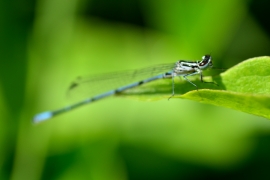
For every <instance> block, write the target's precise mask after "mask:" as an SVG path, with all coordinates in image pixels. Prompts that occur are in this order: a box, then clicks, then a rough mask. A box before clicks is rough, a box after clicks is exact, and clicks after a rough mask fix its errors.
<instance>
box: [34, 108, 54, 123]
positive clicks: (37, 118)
mask: <svg viewBox="0 0 270 180" xmlns="http://www.w3.org/2000/svg"><path fill="white" fill-rule="evenodd" d="M52 116H53V113H52V112H51V111H47V112H43V113H40V114H37V115H35V116H34V118H33V123H35V124H36V123H40V122H42V121H45V120H47V119H49V118H51V117H52Z"/></svg>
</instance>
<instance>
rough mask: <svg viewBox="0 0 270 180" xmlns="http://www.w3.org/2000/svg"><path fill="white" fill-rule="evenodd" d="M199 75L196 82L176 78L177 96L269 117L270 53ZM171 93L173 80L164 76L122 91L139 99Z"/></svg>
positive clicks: (194, 80)
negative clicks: (269, 54)
mask: <svg viewBox="0 0 270 180" xmlns="http://www.w3.org/2000/svg"><path fill="white" fill-rule="evenodd" d="M204 80H205V81H209V82H210V81H214V82H216V83H217V84H218V86H217V85H215V84H213V83H201V82H200V80H199V79H198V77H197V78H196V79H194V78H193V79H192V81H193V82H194V83H195V84H196V85H197V86H198V88H199V90H198V91H197V90H196V88H194V86H193V85H192V84H190V83H188V82H186V81H184V80H181V81H178V80H177V78H175V96H173V97H172V98H184V99H190V100H194V101H199V102H202V103H206V104H213V105H216V106H222V107H227V108H231V109H235V110H238V111H243V112H246V113H250V114H254V115H258V116H262V117H265V118H268V119H270V57H266V56H265V57H257V58H252V59H248V60H246V61H243V62H241V63H240V64H238V65H236V66H234V67H232V68H230V69H228V70H227V71H226V72H224V73H221V74H220V75H218V76H214V77H205V78H204ZM171 94H172V82H171V80H168V79H166V80H165V79H164V80H160V81H156V82H153V83H149V84H148V85H143V86H141V87H138V88H135V89H131V90H128V91H126V92H125V93H124V94H123V95H125V96H128V97H133V98H134V97H135V98H137V99H140V100H151V101H152V100H158V99H163V98H169V97H170V96H171Z"/></svg>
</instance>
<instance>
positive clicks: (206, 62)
mask: <svg viewBox="0 0 270 180" xmlns="http://www.w3.org/2000/svg"><path fill="white" fill-rule="evenodd" d="M211 58H212V57H211V55H209V54H206V55H204V56H203V57H202V61H200V62H199V66H200V69H205V68H208V67H212V66H213V64H212V59H211Z"/></svg>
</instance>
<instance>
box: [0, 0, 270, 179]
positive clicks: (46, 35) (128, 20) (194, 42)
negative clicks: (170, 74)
mask: <svg viewBox="0 0 270 180" xmlns="http://www.w3.org/2000/svg"><path fill="white" fill-rule="evenodd" d="M269 6H270V2H269V1H264V0H249V1H245V0H225V1H215V0H203V1H200V0H192V1H184V0H178V1H173V0H169V1H154V0H144V1H143V0H114V1H112V0H89V1H86V0H69V1H66V0H36V1H35V0H28V1H25V0H22V1H19V0H2V1H1V2H0V37H1V38H0V57H1V59H0V74H1V76H0V83H1V86H0V110H1V113H0V179H14V180H16V179H27V180H35V179H94V180H96V179H97V180H103V179H104V180H107V179H117V180H118V179H121V180H122V179H123V180H126V179H131V180H132V179H210V178H215V179H270V173H269V168H270V156H269V152H270V122H269V120H267V119H264V118H260V117H256V116H253V115H249V114H245V113H242V112H237V111H234V110H230V109H225V108H222V107H215V106H211V105H205V104H200V103H198V102H192V101H188V100H181V99H171V100H170V101H168V100H167V99H164V100H160V101H154V102H145V101H134V100H131V99H128V98H121V97H111V98H108V99H106V100H102V101H100V102H97V103H94V104H90V105H87V106H84V107H82V108H79V109H76V110H74V111H71V112H68V113H65V114H63V115H61V116H58V117H55V118H54V119H52V120H49V121H47V122H44V123H41V124H38V125H33V124H32V123H31V119H32V117H33V115H34V114H36V113H39V112H42V111H44V110H53V109H57V108H60V107H62V106H65V105H68V104H70V103H71V102H69V101H68V100H67V98H66V92H67V88H68V86H69V85H70V83H71V82H72V80H74V79H75V78H76V77H77V76H79V75H89V74H96V73H105V72H111V71H120V70H125V69H134V68H135V69H136V68H141V67H147V66H150V65H154V64H159V63H170V62H171V63H174V62H175V61H177V60H179V59H186V60H200V59H201V56H202V55H204V54H207V53H211V55H212V56H213V63H214V65H215V66H216V67H221V68H230V67H232V66H233V65H235V64H237V63H239V62H241V61H243V60H245V59H247V58H251V57H256V56H263V55H269V53H270V48H269V47H270V46H269V45H270V39H269V35H270V25H269V16H270V12H269ZM254 68H256V67H254ZM215 73H219V72H215ZM232 81H233V79H232Z"/></svg>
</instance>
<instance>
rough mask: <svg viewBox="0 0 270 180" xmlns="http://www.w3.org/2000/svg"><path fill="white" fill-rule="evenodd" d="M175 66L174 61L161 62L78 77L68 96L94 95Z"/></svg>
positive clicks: (72, 97) (74, 97) (85, 96)
mask: <svg viewBox="0 0 270 180" xmlns="http://www.w3.org/2000/svg"><path fill="white" fill-rule="evenodd" d="M173 67H174V63H171V64H160V65H155V66H152V67H148V68H143V69H138V70H128V71H122V72H114V73H107V74H102V75H92V76H86V77H78V78H77V79H76V80H75V81H74V82H72V83H71V85H70V87H69V90H68V97H69V98H71V99H72V100H81V99H84V98H88V97H92V96H95V95H98V94H101V93H104V92H106V91H109V90H114V89H116V88H119V87H122V86H125V85H128V84H131V83H134V82H137V81H141V80H144V79H146V78H150V77H153V76H156V75H160V74H163V73H166V72H167V71H171V70H172V69H173Z"/></svg>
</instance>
